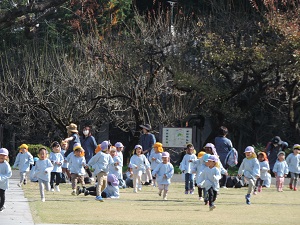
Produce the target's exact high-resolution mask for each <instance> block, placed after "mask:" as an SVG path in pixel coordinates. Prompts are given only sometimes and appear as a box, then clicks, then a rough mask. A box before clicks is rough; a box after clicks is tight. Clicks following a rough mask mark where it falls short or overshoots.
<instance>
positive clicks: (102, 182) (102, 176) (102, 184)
mask: <svg viewBox="0 0 300 225" xmlns="http://www.w3.org/2000/svg"><path fill="white" fill-rule="evenodd" d="M97 181H98V185H97V188H96V193H97V196H101V193H102V191H103V190H104V189H105V188H106V186H107V173H105V172H103V171H101V172H100V173H98V174H97Z"/></svg>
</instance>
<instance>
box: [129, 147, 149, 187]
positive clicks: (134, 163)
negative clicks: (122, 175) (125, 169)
mask: <svg viewBox="0 0 300 225" xmlns="http://www.w3.org/2000/svg"><path fill="white" fill-rule="evenodd" d="M142 151H143V147H142V146H141V145H136V146H135V147H134V155H133V156H131V158H130V165H131V168H132V171H131V173H132V174H133V192H134V193H137V191H138V190H139V191H141V190H142V184H141V182H142V174H143V171H145V170H146V169H148V168H149V169H150V163H149V161H148V159H147V158H146V156H145V155H144V154H142Z"/></svg>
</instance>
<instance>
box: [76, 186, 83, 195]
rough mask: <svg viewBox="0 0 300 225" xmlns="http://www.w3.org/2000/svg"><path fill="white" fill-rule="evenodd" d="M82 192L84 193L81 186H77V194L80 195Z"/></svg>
mask: <svg viewBox="0 0 300 225" xmlns="http://www.w3.org/2000/svg"><path fill="white" fill-rule="evenodd" d="M81 193H83V191H81V189H80V187H79V186H77V188H76V194H77V195H79V194H81Z"/></svg>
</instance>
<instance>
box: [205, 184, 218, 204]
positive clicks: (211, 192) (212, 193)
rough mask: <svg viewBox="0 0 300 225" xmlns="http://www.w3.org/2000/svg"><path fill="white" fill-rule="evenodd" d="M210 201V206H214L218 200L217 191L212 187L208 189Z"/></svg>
mask: <svg viewBox="0 0 300 225" xmlns="http://www.w3.org/2000/svg"><path fill="white" fill-rule="evenodd" d="M207 192H208V201H209V206H213V205H214V202H215V201H216V198H217V191H215V190H214V189H213V188H212V187H211V188H210V189H208V191H207Z"/></svg>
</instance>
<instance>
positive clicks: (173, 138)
mask: <svg viewBox="0 0 300 225" xmlns="http://www.w3.org/2000/svg"><path fill="white" fill-rule="evenodd" d="M192 131H193V129H192V128H188V127H164V128H163V129H162V143H163V146H164V147H174V148H175V147H176V148H183V147H185V146H186V144H188V143H192Z"/></svg>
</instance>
